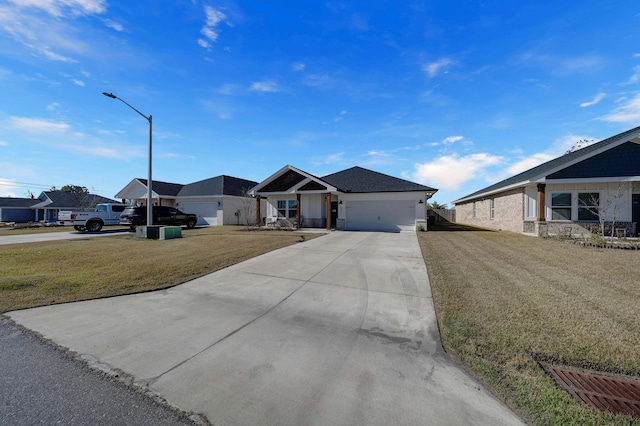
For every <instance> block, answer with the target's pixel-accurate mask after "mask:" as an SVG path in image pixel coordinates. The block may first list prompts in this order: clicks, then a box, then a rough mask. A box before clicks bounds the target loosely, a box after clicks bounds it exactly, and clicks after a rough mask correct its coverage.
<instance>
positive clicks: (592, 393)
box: [545, 366, 640, 418]
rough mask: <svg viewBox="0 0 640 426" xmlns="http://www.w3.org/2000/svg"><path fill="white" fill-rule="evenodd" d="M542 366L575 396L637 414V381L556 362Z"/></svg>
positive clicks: (608, 408)
mask: <svg viewBox="0 0 640 426" xmlns="http://www.w3.org/2000/svg"><path fill="white" fill-rule="evenodd" d="M545 370H547V372H548V373H549V374H550V375H551V377H553V379H554V380H555V381H556V383H557V384H558V385H560V387H561V388H563V389H564V390H566V391H567V392H569V394H570V395H572V396H573V397H574V398H575V399H577V400H579V401H582V402H585V403H587V404H589V405H590V406H592V407H594V408H597V409H599V410H602V411H609V412H612V413H616V414H626V415H629V416H634V417H638V418H640V382H637V381H632V380H621V379H614V378H612V377H606V376H601V375H595V374H589V373H584V372H579V371H575V370H568V369H566V368H559V367H556V366H548V367H547V368H545Z"/></svg>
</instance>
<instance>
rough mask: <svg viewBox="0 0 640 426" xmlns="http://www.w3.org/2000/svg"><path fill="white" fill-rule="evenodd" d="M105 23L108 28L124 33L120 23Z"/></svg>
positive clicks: (108, 21)
mask: <svg viewBox="0 0 640 426" xmlns="http://www.w3.org/2000/svg"><path fill="white" fill-rule="evenodd" d="M103 22H104V24H105V25H106V26H107V27H109V28H111V29H112V30H116V31H118V32H122V31H124V27H123V26H122V24H120V23H118V22H115V21H112V20H111V19H105V20H104V21H103Z"/></svg>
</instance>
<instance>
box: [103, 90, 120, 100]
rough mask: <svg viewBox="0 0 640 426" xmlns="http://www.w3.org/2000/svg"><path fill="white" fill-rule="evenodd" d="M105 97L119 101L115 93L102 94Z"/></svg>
mask: <svg viewBox="0 0 640 426" xmlns="http://www.w3.org/2000/svg"><path fill="white" fill-rule="evenodd" d="M102 94H103V95H105V96H108V97H110V98H113V99H117V98H118V97H117V96H116V95H114V94H113V93H107V92H102Z"/></svg>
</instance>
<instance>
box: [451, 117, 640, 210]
mask: <svg viewBox="0 0 640 426" xmlns="http://www.w3.org/2000/svg"><path fill="white" fill-rule="evenodd" d="M635 133H640V126H639V127H635V128H633V129H631V130H627V131H626V132H622V133H619V134H617V135H615V136H611V137H610V138H607V139H604V140H602V141H600V142H597V143H594V144H592V145H589V146H586V147H584V148H582V149H578V150H576V151H573V152H570V153H568V154H565V155H562V156H560V157H557V158H554V159H553V160H550V161H547V162H546V163H542V164H540V165H538V166H536V167H533V168H531V169H529V170H525V171H524V172H522V173H518V174H517V175H514V176H511V177H510V178H507V179H505V180H502V181H500V182H497V183H495V184H493V185H489V186H487V187H486V188H483V189H480V190H479V191H476V192H473V193H471V194H469V195H466V196H464V197H462V198H460V199H459V200H456V201H454V203H456V202H459V201H462V200H466V199H471V198H474V197H476V196H479V195H481V194H485V193H489V192H497V191H499V190H500V189H502V188H506V187H510V186H513V185H517V184H520V183H523V182H529V181H531V180H533V179H539V178H540V177H544V176H546V175H548V174H549V173H551V172H552V171H555V170H558V169H559V168H562V166H565V165H566V166H568V165H570V164H572V163H573V162H574V161H577V160H579V159H580V158H582V157H587V156H588V155H589V154H591V153H594V152H596V151H599V150H601V149H603V148H606V147H607V146H609V145H615V144H618V143H620V142H621V141H625V140H628V139H630V138H631V137H632V136H634V134H635Z"/></svg>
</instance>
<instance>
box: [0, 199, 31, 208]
mask: <svg viewBox="0 0 640 426" xmlns="http://www.w3.org/2000/svg"><path fill="white" fill-rule="evenodd" d="M39 202H40V200H38V199H37V198H14V197H0V207H11V208H28V207H31V206H33V205H35V204H38V203H39Z"/></svg>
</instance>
